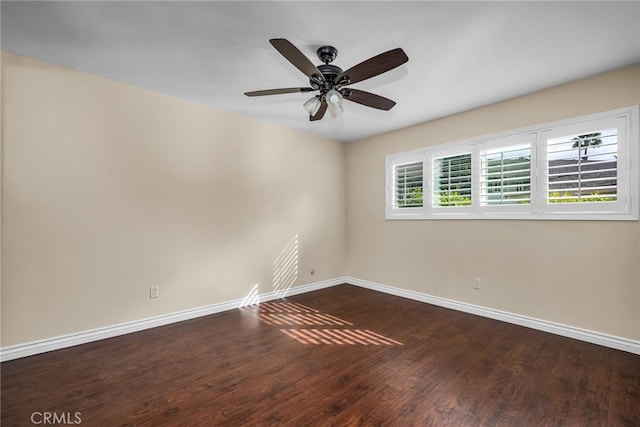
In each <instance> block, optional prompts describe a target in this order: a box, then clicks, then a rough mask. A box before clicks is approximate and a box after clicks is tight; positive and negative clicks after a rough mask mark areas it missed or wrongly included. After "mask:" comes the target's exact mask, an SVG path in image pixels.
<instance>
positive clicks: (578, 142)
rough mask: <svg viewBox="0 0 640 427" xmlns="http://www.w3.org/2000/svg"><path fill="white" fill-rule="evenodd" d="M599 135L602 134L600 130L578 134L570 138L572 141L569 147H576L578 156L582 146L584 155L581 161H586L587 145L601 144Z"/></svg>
mask: <svg viewBox="0 0 640 427" xmlns="http://www.w3.org/2000/svg"><path fill="white" fill-rule="evenodd" d="M601 136H602V133H601V132H596V133H586V134H584V135H578V136H576V137H575V138H573V139H572V140H571V141H573V145H572V146H571V148H577V149H578V156H580V152H581V151H582V148H583V147H584V155H583V156H582V161H583V162H586V161H587V159H588V158H589V156H588V155H587V150H588V149H589V147H595V146H598V145H601V144H602V139H601V138H600V137H601Z"/></svg>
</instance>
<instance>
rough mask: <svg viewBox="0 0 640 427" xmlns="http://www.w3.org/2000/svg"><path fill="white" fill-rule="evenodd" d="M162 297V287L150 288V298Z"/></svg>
mask: <svg viewBox="0 0 640 427" xmlns="http://www.w3.org/2000/svg"><path fill="white" fill-rule="evenodd" d="M159 296H160V286H149V298H158V297H159Z"/></svg>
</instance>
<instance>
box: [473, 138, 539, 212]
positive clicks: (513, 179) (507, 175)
mask: <svg viewBox="0 0 640 427" xmlns="http://www.w3.org/2000/svg"><path fill="white" fill-rule="evenodd" d="M480 162H481V163H480V179H481V181H480V200H481V203H482V205H484V206H494V205H515V204H525V205H528V204H530V203H531V145H519V146H518V145H516V146H510V147H501V148H498V149H491V150H484V151H482V152H481V153H480Z"/></svg>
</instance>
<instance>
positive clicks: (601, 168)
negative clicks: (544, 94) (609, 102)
mask: <svg viewBox="0 0 640 427" xmlns="http://www.w3.org/2000/svg"><path fill="white" fill-rule="evenodd" d="M547 167H548V179H547V192H548V202H549V203H575V202H592V203H606V202H615V201H616V200H617V196H618V180H617V177H618V130H617V128H610V129H594V130H590V131H588V132H585V133H581V134H570V135H563V136H559V137H556V138H550V139H549V140H548V141H547Z"/></svg>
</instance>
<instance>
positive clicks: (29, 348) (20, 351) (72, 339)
mask: <svg viewBox="0 0 640 427" xmlns="http://www.w3.org/2000/svg"><path fill="white" fill-rule="evenodd" d="M344 283H346V278H344V277H340V278H337V279H332V280H325V281H322V282H316V283H310V284H308V285H301V286H296V287H293V288H289V289H286V290H280V291H277V292H268V293H265V294H260V295H256V296H254V297H252V298H251V299H250V303H257V302H266V301H272V300H274V299H278V298H283V297H286V296H293V295H298V294H302V293H306V292H311V291H316V290H319V289H323V288H328V287H331V286H336V285H341V284H344ZM246 304H247V298H244V299H237V300H233V301H227V302H222V303H217V304H210V305H206V306H203V307H197V308H193V309H190V310H184V311H179V312H175V313H169V314H163V315H160V316H155V317H150V318H146V319H141V320H134V321H132V322H126V323H120V324H118V325H113V326H107V327H104V328H97V329H91V330H88V331H82V332H77V333H74V334H68V335H62V336H58V337H53V338H47V339H43V340H38V341H32V342H28V343H24V344H17V345H12V346H8V347H4V348H2V349H0V361H2V362H5V361H8V360H13V359H19V358H21V357H27V356H33V355H35V354H40V353H46V352H48V351H52V350H59V349H62V348H66V347H72V346H75V345H79V344H85V343H89V342H92V341H98V340H101V339H105V338H111V337H116V336H118V335H124V334H129V333H131V332H137V331H142V330H144V329H151V328H156V327H158V326H164V325H168V324H170V323H176V322H181V321H183V320H189V319H195V318H196V317H201V316H208V315H210V314H215V313H220V312H222V311H227V310H233V309H235V308H238V307H241V306H243V305H246Z"/></svg>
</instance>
